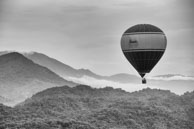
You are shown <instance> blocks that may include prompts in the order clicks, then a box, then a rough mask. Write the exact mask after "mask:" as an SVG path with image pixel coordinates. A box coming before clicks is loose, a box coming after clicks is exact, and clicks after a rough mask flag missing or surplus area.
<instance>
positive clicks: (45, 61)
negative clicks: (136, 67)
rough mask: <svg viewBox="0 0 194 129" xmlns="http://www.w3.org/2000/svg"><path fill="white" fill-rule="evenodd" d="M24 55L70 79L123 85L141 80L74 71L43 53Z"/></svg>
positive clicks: (129, 76) (134, 77)
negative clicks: (94, 80) (97, 80)
mask: <svg viewBox="0 0 194 129" xmlns="http://www.w3.org/2000/svg"><path fill="white" fill-rule="evenodd" d="M23 55H24V56H26V57H27V58H29V59H30V60H32V61H34V62H36V63H37V64H40V65H42V66H45V67H47V68H49V69H51V70H52V71H54V72H55V73H57V74H58V75H60V76H61V77H64V78H69V77H74V78H81V77H84V76H88V77H92V78H95V79H99V80H110V81H115V82H121V83H126V82H134V81H137V79H139V78H138V77H137V76H135V75H130V74H122V73H121V74H116V75H113V76H101V75H98V74H95V73H93V72H92V71H90V70H89V69H74V68H73V67H70V66H69V65H66V64H64V63H62V62H60V61H58V60H56V59H53V58H51V57H48V56H46V55H44V54H42V53H37V52H32V53H23ZM124 78H127V80H128V81H126V79H124Z"/></svg>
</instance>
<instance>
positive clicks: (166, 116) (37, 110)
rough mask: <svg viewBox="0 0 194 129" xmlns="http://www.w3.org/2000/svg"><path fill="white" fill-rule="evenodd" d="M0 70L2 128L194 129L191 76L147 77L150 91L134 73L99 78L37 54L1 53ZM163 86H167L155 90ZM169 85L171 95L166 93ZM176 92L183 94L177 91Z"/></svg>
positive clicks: (193, 95) (193, 94) (193, 99)
mask: <svg viewBox="0 0 194 129" xmlns="http://www.w3.org/2000/svg"><path fill="white" fill-rule="evenodd" d="M0 68H1V69H0V72H1V76H0V82H1V85H0V92H1V97H0V102H1V103H2V104H1V105H0V111H1V112H0V113H1V116H0V119H1V120H2V121H1V123H0V127H1V128H12V127H14V128H34V129H36V128H40V129H45V128H48V129H49V128H51V129H58V128H72V129H76V128H83V129H97V128H107V129H108V128H119V129H125V128H127V129H128V128H131V129H134V128H137V129H140V128H143V129H144V128H147V129H150V128H153V129H155V128H156V129H160V128H161V129H166V128H173V129H183V128H185V129H187V128H188V129H190V128H192V127H193V126H194V119H193V118H194V116H193V113H194V112H193V107H194V103H193V102H194V93H193V91H192V90H193V84H194V80H193V78H192V77H185V76H182V75H160V76H155V77H151V78H150V79H148V81H149V83H151V84H149V85H150V86H151V85H153V86H154V85H155V86H156V87H153V89H150V88H147V87H144V86H143V85H142V84H140V78H139V77H137V76H135V75H128V74H116V75H112V76H100V75H97V74H95V73H93V72H91V71H90V70H85V69H74V68H72V67H70V66H68V65H66V64H63V63H61V62H59V61H57V60H55V59H53V58H50V57H48V56H46V55H44V54H41V53H36V52H33V53H18V52H1V56H0ZM51 70H52V71H51ZM53 71H54V72H53ZM66 79H67V80H66ZM68 79H69V80H68ZM73 81H75V82H73ZM78 83H82V84H84V83H86V84H91V85H90V86H86V85H78ZM162 85H164V86H166V87H164V89H158V87H160V86H162ZM183 85H186V87H185V91H184V90H183V88H181V86H183ZM157 86H158V87H157ZM112 87H114V88H112ZM170 87H171V88H172V90H173V89H174V93H173V92H172V91H170V90H165V88H166V89H169V88H170ZM155 88H156V89H155ZM179 88H181V89H182V92H180V91H179V90H176V89H179ZM189 88H190V90H191V91H190V92H188V89H189ZM186 90H187V92H186ZM176 91H177V93H176ZM183 92H186V93H184V94H183ZM178 94H179V95H178ZM180 94H181V95H180ZM6 105H7V106H6ZM9 106H12V107H9Z"/></svg>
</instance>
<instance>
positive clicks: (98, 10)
mask: <svg viewBox="0 0 194 129" xmlns="http://www.w3.org/2000/svg"><path fill="white" fill-rule="evenodd" d="M193 7H194V1H193V0H0V51H5V50H17V51H25V52H28V51H37V52H40V53H44V54H46V55H48V56H50V57H53V58H55V59H57V60H59V61H61V62H63V63H65V64H68V65H70V66H72V67H74V68H86V69H90V70H92V71H93V72H95V73H98V74H101V75H111V74H115V73H129V74H136V75H138V74H137V72H136V71H135V70H134V68H133V67H132V66H131V65H130V64H129V63H128V61H127V60H126V59H125V57H124V55H123V53H122V51H121V47H120V39H121V36H122V34H123V32H124V31H125V30H126V29H128V28H129V27H131V26H133V25H136V24H142V23H148V24H153V25H155V26H158V27H159V28H161V29H162V30H163V31H164V32H165V34H166V36H167V50H166V52H165V54H164V56H163V57H162V59H161V60H160V62H159V63H158V64H157V65H156V66H155V68H154V69H153V70H152V72H151V73H150V76H153V75H159V74H169V73H177V74H184V75H192V76H194V56H193V55H194V50H193V49H194V42H193V39H194V38H193V37H194V15H193V13H194V9H193Z"/></svg>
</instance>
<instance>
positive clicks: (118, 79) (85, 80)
mask: <svg viewBox="0 0 194 129" xmlns="http://www.w3.org/2000/svg"><path fill="white" fill-rule="evenodd" d="M1 53H2V54H5V53H6V52H0V55H1ZM7 53H9V52H7ZM21 54H23V55H24V56H25V57H27V58H28V59H30V60H33V62H35V63H37V64H39V65H42V66H45V67H47V68H49V69H50V70H51V71H53V72H55V73H56V74H58V75H59V76H61V77H63V78H65V79H66V80H69V81H73V82H76V83H79V84H86V85H90V86H93V87H105V86H112V87H115V88H117V87H120V88H122V89H125V90H127V91H130V92H131V91H136V90H140V89H142V88H145V87H151V88H160V89H169V90H171V91H172V92H174V93H177V94H183V93H184V92H186V91H192V90H194V88H193V85H194V77H189V76H184V75H178V74H166V75H158V76H153V77H150V76H149V74H148V76H147V77H146V79H147V85H141V78H140V77H137V76H135V75H131V74H126V73H119V74H115V75H112V76H101V75H98V74H95V73H93V72H92V71H90V70H88V69H75V68H73V67H71V66H69V65H66V64H64V63H62V62H60V61H58V60H56V59H53V58H51V57H48V56H46V55H44V54H41V53H37V52H30V53H21ZM183 85H184V87H183Z"/></svg>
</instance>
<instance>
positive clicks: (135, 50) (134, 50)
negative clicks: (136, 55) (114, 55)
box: [123, 49, 165, 52]
mask: <svg viewBox="0 0 194 129" xmlns="http://www.w3.org/2000/svg"><path fill="white" fill-rule="evenodd" d="M137 51H165V49H130V50H123V52H137Z"/></svg>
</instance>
